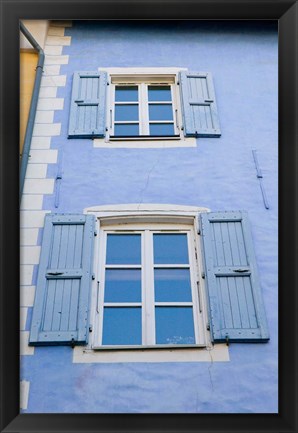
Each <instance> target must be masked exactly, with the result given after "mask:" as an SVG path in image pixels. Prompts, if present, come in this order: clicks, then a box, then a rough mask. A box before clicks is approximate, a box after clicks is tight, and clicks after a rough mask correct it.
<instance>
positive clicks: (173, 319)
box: [155, 307, 195, 344]
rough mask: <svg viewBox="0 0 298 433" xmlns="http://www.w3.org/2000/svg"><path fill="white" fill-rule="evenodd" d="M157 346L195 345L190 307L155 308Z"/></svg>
mask: <svg viewBox="0 0 298 433" xmlns="http://www.w3.org/2000/svg"><path fill="white" fill-rule="evenodd" d="M155 324H156V343H157V344H195V333H194V323H193V312H192V307H156V308H155Z"/></svg>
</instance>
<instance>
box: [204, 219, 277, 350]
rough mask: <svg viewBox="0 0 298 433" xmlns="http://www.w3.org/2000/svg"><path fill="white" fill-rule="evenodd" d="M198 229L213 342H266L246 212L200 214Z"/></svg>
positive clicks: (261, 302) (266, 335) (263, 315)
mask: <svg viewBox="0 0 298 433" xmlns="http://www.w3.org/2000/svg"><path fill="white" fill-rule="evenodd" d="M201 229H202V230H201V231H202V237H203V247H204V257H205V266H206V272H205V278H206V285H207V290H208V298H209V312H210V322H211V323H210V327H211V335H212V338H213V341H214V342H222V341H225V340H227V339H228V340H229V341H232V342H233V341H238V342H266V341H268V340H269V334H268V328H267V321H266V316H265V309H264V305H263V299H262V294H261V287H260V283H259V279H258V275H257V265H256V259H255V254H254V249H253V243H252V236H251V232H250V227H249V222H248V218H247V215H246V213H245V212H241V211H237V212H214V213H213V212H210V213H203V214H201Z"/></svg>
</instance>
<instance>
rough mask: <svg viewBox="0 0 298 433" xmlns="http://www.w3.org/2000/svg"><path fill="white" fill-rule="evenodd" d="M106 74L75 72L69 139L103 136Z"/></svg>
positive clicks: (102, 72) (101, 72)
mask: <svg viewBox="0 0 298 433" xmlns="http://www.w3.org/2000/svg"><path fill="white" fill-rule="evenodd" d="M106 86H107V73H106V72H104V71H100V72H89V71H84V72H75V73H74V75H73V84H72V95H71V103H70V116H69V130H68V137H69V138H95V137H104V136H105V110H106Z"/></svg>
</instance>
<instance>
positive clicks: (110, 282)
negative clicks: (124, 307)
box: [105, 269, 142, 302]
mask: <svg viewBox="0 0 298 433" xmlns="http://www.w3.org/2000/svg"><path fill="white" fill-rule="evenodd" d="M141 300H142V297H141V270H140V269H107V270H106V278H105V302H141Z"/></svg>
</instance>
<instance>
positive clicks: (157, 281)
mask: <svg viewBox="0 0 298 433" xmlns="http://www.w3.org/2000/svg"><path fill="white" fill-rule="evenodd" d="M154 290H155V301H156V302H191V301H192V296H191V286H190V274H189V269H155V270H154Z"/></svg>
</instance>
